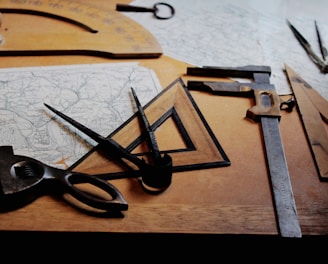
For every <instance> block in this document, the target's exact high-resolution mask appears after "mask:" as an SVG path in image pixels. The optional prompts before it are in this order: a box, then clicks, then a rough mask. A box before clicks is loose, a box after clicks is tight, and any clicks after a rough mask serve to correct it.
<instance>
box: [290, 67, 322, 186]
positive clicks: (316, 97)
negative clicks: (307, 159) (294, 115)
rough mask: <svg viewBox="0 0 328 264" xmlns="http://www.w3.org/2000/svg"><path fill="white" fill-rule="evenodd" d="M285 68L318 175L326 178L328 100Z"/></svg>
mask: <svg viewBox="0 0 328 264" xmlns="http://www.w3.org/2000/svg"><path fill="white" fill-rule="evenodd" d="M285 69H286V73H287V77H288V80H289V83H290V85H291V88H292V90H293V93H294V96H295V100H296V104H297V108H298V110H299V113H300V117H301V119H302V123H303V127H304V130H305V134H306V137H307V140H308V143H309V146H310V150H311V153H312V156H313V159H314V162H315V166H316V169H317V171H318V174H319V177H320V179H321V180H328V134H327V131H326V129H325V127H324V123H323V122H326V123H328V102H327V100H326V99H325V98H323V97H322V96H321V95H320V94H319V93H318V92H317V91H316V90H315V89H314V88H312V87H311V86H310V85H309V84H308V83H307V82H306V81H304V80H303V79H302V78H301V77H300V76H299V75H298V74H297V73H296V72H295V71H294V70H292V69H291V67H289V66H288V65H285Z"/></svg>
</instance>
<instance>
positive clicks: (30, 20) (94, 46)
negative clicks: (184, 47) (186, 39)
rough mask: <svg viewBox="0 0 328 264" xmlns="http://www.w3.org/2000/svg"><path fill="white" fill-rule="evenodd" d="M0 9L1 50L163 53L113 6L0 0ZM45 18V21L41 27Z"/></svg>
mask: <svg viewBox="0 0 328 264" xmlns="http://www.w3.org/2000/svg"><path fill="white" fill-rule="evenodd" d="M84 2H85V1H84ZM0 13H1V14H2V24H1V27H0V35H1V38H2V39H1V44H0V56H42V55H90V56H99V57H108V58H157V57H159V56H161V55H162V49H161V47H160V45H159V43H158V41H157V40H156V39H155V37H154V36H153V35H152V34H151V33H150V32H149V31H147V30H146V29H145V28H144V27H142V26H141V25H139V24H138V23H136V22H135V21H133V20H132V19H130V18H128V17H127V16H125V15H123V14H121V13H120V12H117V11H116V10H114V9H110V8H101V7H98V6H96V5H94V4H92V3H81V2H80V1H76V0H61V1H60V2H58V3H54V2H53V1H51V0H40V1H37V4H36V2H35V1H10V0H2V1H1V2H0ZM17 16H19V19H17ZM44 23H47V25H48V26H47V27H43V24H44Z"/></svg>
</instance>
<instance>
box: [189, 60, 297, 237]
mask: <svg viewBox="0 0 328 264" xmlns="http://www.w3.org/2000/svg"><path fill="white" fill-rule="evenodd" d="M187 75H194V76H209V77H219V78H226V77H232V78H247V79H251V80H252V82H250V83H240V82H215V81H188V84H187V86H188V89H189V90H201V91H208V92H211V93H213V94H219V95H237V96H252V97H255V103H256V104H255V106H253V107H251V108H250V109H248V110H247V112H246V117H248V118H250V119H252V120H254V121H256V122H260V123H261V126H262V133H263V139H264V144H265V150H266V159H267V164H268V170H269V176H270V181H271V190H272V194H273V198H274V199H273V200H274V205H275V212H276V218H277V224H278V229H279V232H280V235H281V236H282V237H302V233H301V228H300V224H299V220H298V215H297V210H296V204H295V200H294V195H293V191H292V186H291V181H290V177H289V172H288V167H287V162H286V157H285V152H284V147H283V143H282V139H281V135H280V128H279V121H280V117H281V115H280V105H281V102H280V98H279V96H278V94H277V92H276V89H275V87H274V85H272V84H270V76H271V68H270V67H269V66H253V65H248V66H243V67H201V68H199V67H188V68H187Z"/></svg>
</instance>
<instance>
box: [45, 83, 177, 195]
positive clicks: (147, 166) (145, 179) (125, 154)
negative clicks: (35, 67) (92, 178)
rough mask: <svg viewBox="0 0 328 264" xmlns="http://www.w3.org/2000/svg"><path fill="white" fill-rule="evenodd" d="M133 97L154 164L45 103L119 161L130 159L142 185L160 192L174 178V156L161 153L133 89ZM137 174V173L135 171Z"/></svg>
mask: <svg viewBox="0 0 328 264" xmlns="http://www.w3.org/2000/svg"><path fill="white" fill-rule="evenodd" d="M132 93H133V97H134V99H135V101H136V104H137V107H138V110H139V114H140V115H141V121H142V122H143V128H145V129H146V133H147V144H148V146H149V147H150V151H151V154H152V157H153V164H151V163H146V162H145V160H144V159H140V158H138V157H137V156H136V155H133V154H131V153H130V152H129V151H128V150H127V149H125V148H123V147H122V146H121V145H120V144H119V143H118V142H116V141H115V140H114V139H112V138H110V137H106V138H105V137H103V136H101V135H99V134H98V133H96V132H95V131H93V130H91V129H89V128H87V127H86V126H84V125H82V124H80V123H79V122H77V121H75V120H74V119H72V118H70V117H68V116H67V115H65V114H63V113H61V112H60V111H58V110H56V109H55V108H53V107H52V106H50V105H48V104H44V105H45V106H46V107H47V108H48V109H50V110H51V111H52V112H54V113H55V114H57V115H59V116H60V117H61V118H63V119H64V120H66V121H67V122H68V123H70V124H71V125H73V126H74V127H76V128H77V129H79V130H80V131H82V132H83V133H84V134H86V135H87V136H89V137H90V138H92V139H93V140H95V141H96V142H98V143H99V148H100V149H101V150H102V151H103V152H104V153H106V154H108V155H109V156H110V157H111V158H114V159H115V160H118V161H119V162H124V160H128V161H130V162H131V163H133V164H134V165H136V166H137V167H138V169H139V171H138V173H137V174H138V175H139V180H140V182H141V185H142V187H143V188H144V189H145V190H146V191H148V192H150V193H160V192H162V191H164V190H166V189H167V188H168V187H169V186H170V184H171V180H172V171H173V165H172V158H171V156H169V155H168V154H167V153H165V154H164V156H163V157H161V155H160V151H159V149H158V146H157V143H156V139H155V136H154V131H153V130H152V129H151V127H150V125H149V122H148V120H147V119H146V116H145V113H144V111H143V109H142V107H141V105H140V102H139V100H138V98H137V96H136V94H135V92H134V90H133V89H132ZM133 174H135V173H133Z"/></svg>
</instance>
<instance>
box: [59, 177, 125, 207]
mask: <svg viewBox="0 0 328 264" xmlns="http://www.w3.org/2000/svg"><path fill="white" fill-rule="evenodd" d="M53 175H55V176H54V177H53V179H56V180H58V181H59V182H60V183H61V185H62V186H63V187H64V189H63V191H64V192H67V193H69V194H70V195H72V196H73V197H74V198H75V199H77V200H78V201H80V202H81V203H83V204H86V205H88V206H90V207H92V208H96V209H100V210H105V211H126V210H127V209H128V203H127V202H126V200H125V199H124V197H123V195H122V194H121V193H120V191H119V190H118V189H117V188H116V187H115V186H114V185H112V184H110V183H109V182H108V181H106V180H104V179H101V178H98V177H96V176H93V175H89V174H83V173H79V172H68V173H64V174H53ZM80 183H83V184H84V183H86V184H90V185H93V186H94V187H97V188H99V189H101V190H102V191H104V192H106V193H107V194H109V195H110V197H111V198H109V199H106V198H102V197H101V198H100V196H99V195H96V194H91V192H88V191H85V190H82V189H81V188H79V187H78V186H77V184H80Z"/></svg>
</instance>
